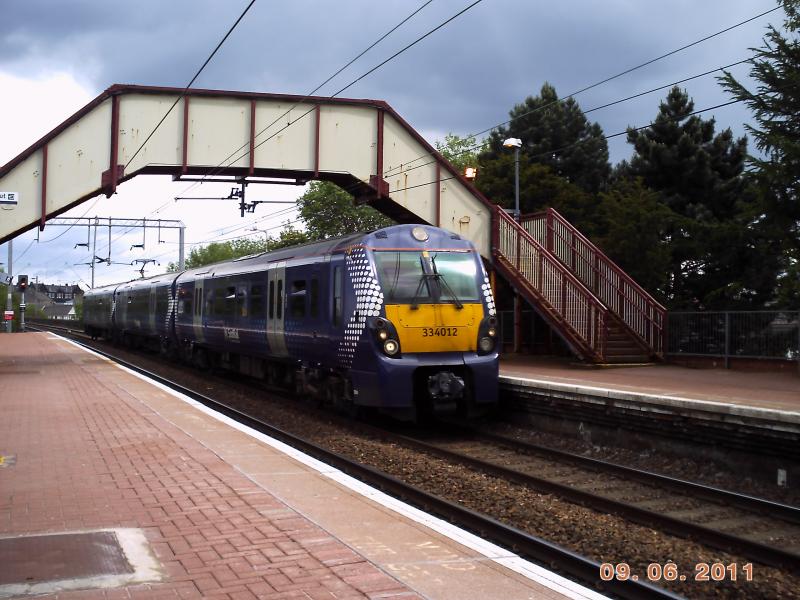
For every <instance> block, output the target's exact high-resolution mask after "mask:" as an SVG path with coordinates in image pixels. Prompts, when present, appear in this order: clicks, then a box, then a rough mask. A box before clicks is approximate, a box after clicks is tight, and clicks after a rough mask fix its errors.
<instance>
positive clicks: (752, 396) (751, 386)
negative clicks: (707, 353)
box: [500, 355, 800, 425]
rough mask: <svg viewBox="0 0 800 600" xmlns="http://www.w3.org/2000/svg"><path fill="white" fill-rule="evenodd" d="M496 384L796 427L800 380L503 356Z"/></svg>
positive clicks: (786, 375)
mask: <svg viewBox="0 0 800 600" xmlns="http://www.w3.org/2000/svg"><path fill="white" fill-rule="evenodd" d="M500 381H501V384H503V385H506V386H521V387H528V388H538V389H541V390H549V391H552V392H554V393H566V394H574V395H576V396H585V397H587V398H601V399H603V401H604V402H608V401H614V400H617V401H620V402H629V403H631V404H633V403H640V404H641V405H643V406H651V407H657V408H659V409H665V410H675V411H684V410H686V411H691V410H697V411H705V412H709V413H716V414H718V415H730V416H739V417H743V418H752V419H765V420H770V421H776V422H784V423H795V424H798V425H800V376H798V375H796V374H794V373H754V372H742V371H729V370H722V369H691V368H687V367H679V366H673V365H653V366H635V367H618V368H587V367H585V366H582V365H576V364H572V363H570V362H568V361H566V360H559V359H550V358H541V357H534V356H523V355H517V356H505V357H503V358H502V360H501V362H500Z"/></svg>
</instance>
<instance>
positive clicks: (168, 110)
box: [117, 0, 256, 239]
mask: <svg viewBox="0 0 800 600" xmlns="http://www.w3.org/2000/svg"><path fill="white" fill-rule="evenodd" d="M255 3H256V0H250V2H249V3H248V5H247V6H246V7H245V9H244V10H243V11H242V13H241V14H240V15H239V18H237V19H236V21H235V22H234V23H233V25H231V26H230V28H229V29H228V31H227V33H226V34H225V35H224V36H223V37H222V39H221V40H220V41H219V43H218V44H217V45H216V47H215V48H214V50H213V51H212V52H211V54H209V55H208V57H207V58H206V60H205V61H204V62H203V64H202V65H201V66H200V68H199V69H198V70H197V72H196V73H195V74H194V77H192V79H191V80H190V81H189V83H187V84H186V87H184V88H183V91H182V92H181V93H180V94H179V95H178V97H177V98H176V99H175V102H173V103H172V105H171V106H170V107H169V109H167V112H165V113H164V116H163V117H161V120H160V121H159V122H158V123H157V124H156V126H155V127H154V128H153V130H152V131H151V132H150V133H149V134H148V136H147V137H146V138H145V140H144V141H143V142H142V143H141V144H140V145H139V147H138V148H137V149H136V152H134V153H133V155H132V156H131V157H130V158H129V159H128V162H126V163H125V167H124V168H125V169H127V168H128V166H129V165H130V164H131V163H132V162H133V159H135V158H136V157H137V156H138V155H139V152H141V151H142V148H144V147H145V145H147V142H149V141H150V139H151V138H152V137H153V135H155V133H156V131H158V128H159V127H161V125H163V123H164V121H166V119H167V117H168V116H169V115H170V113H172V111H173V110H174V109H175V107H176V106H177V105H178V102H180V101H181V99H182V98H184V97H185V96H186V93H187V92H188V91H189V88H191V87H192V84H193V83H194V82H195V81H196V80H197V78H198V77H199V76H200V74H201V73H202V72H203V70H204V69H205V68H206V66H208V63H210V62H211V59H212V58H214V56H215V55H216V53H217V52H218V51H219V49H220V48H222V45H223V44H224V43H225V41H226V40H227V39H228V37H230V35H231V34H232V33H233V30H234V29H236V27H237V26H238V25H239V23H241V21H242V19H244V16H245V15H246V14H247V13H248V11H249V10H250V9H251V8H252V6H253V5H254V4H255ZM167 204H169V202H166V203H164V204H162V205H161V206H159V207H158V208H157V209H155V210H153V211H150V212H149V213H148V215H147V216H149V215H151V214H153V213H157V212H159V211H160V210H161V209H162V208H164V207H165V206H166V205H167ZM133 229H135V228H131V229H128V230H127V232H130V231H133ZM127 232H124V233H123V235H125V233H127ZM117 239H119V238H117Z"/></svg>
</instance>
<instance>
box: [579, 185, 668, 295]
mask: <svg viewBox="0 0 800 600" xmlns="http://www.w3.org/2000/svg"><path fill="white" fill-rule="evenodd" d="M674 218H675V215H674V213H673V212H672V211H671V210H669V208H667V207H666V206H665V205H664V204H663V203H662V202H661V199H660V196H659V194H658V193H657V192H654V191H653V190H650V189H648V188H647V187H646V186H645V185H644V184H643V183H642V181H641V180H640V179H635V180H631V179H624V180H620V181H618V182H616V183H614V184H613V185H612V186H611V187H610V188H609V190H608V191H607V192H603V193H601V194H600V196H599V205H598V211H597V221H596V229H597V230H598V232H597V234H596V235H595V236H593V239H592V241H594V242H595V243H596V244H597V245H598V246H599V247H600V248H602V249H603V252H605V253H606V254H607V255H608V256H609V257H610V258H611V259H612V260H613V261H614V262H615V263H617V264H618V265H619V266H620V267H621V268H622V270H623V271H625V272H626V273H628V275H630V276H631V277H632V278H633V280H634V281H635V282H636V283H638V284H639V285H641V286H642V287H643V288H644V289H646V290H647V291H648V292H650V293H652V294H653V295H655V296H656V297H658V298H659V299H662V300H663V299H665V298H666V296H667V293H668V288H669V271H670V248H669V245H668V244H667V241H666V240H667V233H668V231H670V229H672V220H673V219H674Z"/></svg>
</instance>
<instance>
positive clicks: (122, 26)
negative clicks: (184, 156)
mask: <svg viewBox="0 0 800 600" xmlns="http://www.w3.org/2000/svg"><path fill="white" fill-rule="evenodd" d="M247 4H248V1H247V0H225V1H221V0H216V1H214V0H171V1H170V2H164V1H163V0H138V1H137V2H122V1H116V2H114V1H109V0H69V1H66V0H0V23H2V26H0V90H2V93H0V165H3V164H5V163H6V162H7V161H9V160H10V159H12V158H13V157H14V156H16V155H17V154H19V153H20V152H22V151H23V150H24V149H25V148H27V147H28V146H29V145H30V144H32V143H33V142H35V141H36V140H37V139H39V138H40V137H41V136H42V135H44V134H45V133H47V132H48V131H50V130H51V129H52V128H54V127H55V126H56V125H57V124H59V123H60V122H61V121H63V120H64V119H66V118H67V117H68V116H69V115H71V114H72V113H74V112H75V111H77V110H78V109H80V108H81V107H82V106H83V105H85V104H86V103H87V102H89V101H90V100H91V99H92V98H94V97H95V96H97V95H98V94H99V93H100V92H102V90H104V89H105V88H107V87H109V86H110V85H112V84H115V83H126V84H141V85H158V86H174V87H184V86H185V85H186V84H187V83H188V82H189V80H190V79H191V77H192V76H193V75H194V73H195V72H196V71H197V69H198V68H199V66H200V65H201V64H202V63H203V61H204V60H205V59H206V57H207V56H208V55H209V54H210V52H211V50H213V48H214V47H215V46H216V44H217V43H218V42H219V40H220V39H221V38H222V36H223V35H224V34H225V32H226V31H227V30H228V28H229V27H230V26H231V25H232V24H233V22H234V21H235V20H236V18H237V17H238V16H239V14H240V13H241V12H242V10H244V8H245V6H246V5H247ZM423 4H425V0H414V1H410V0H406V1H401V0H384V1H382V2H375V1H374V0H337V1H332V0H327V1H326V0H316V1H311V0H270V1H267V0H256V2H255V4H254V5H253V7H252V9H251V10H250V11H249V12H248V13H247V15H246V16H245V17H244V19H243V20H242V22H241V23H240V25H239V26H238V27H237V28H236V30H235V31H234V32H233V34H232V35H231V37H230V38H229V39H228V40H227V41H226V43H225V44H224V45H223V46H222V48H221V50H220V51H219V53H218V54H217V55H216V56H215V57H214V59H213V60H212V62H211V63H210V64H209V65H208V66H207V67H206V69H205V70H204V71H203V73H202V74H201V75H200V77H199V79H198V80H197V81H196V83H195V86H196V87H203V88H212V89H230V90H242V91H256V92H272V93H289V94H301V95H303V94H306V93H308V92H310V91H311V90H313V89H314V88H315V87H317V85H318V84H320V83H321V82H323V81H324V80H325V79H327V78H328V77H329V76H330V75H331V74H333V73H334V72H335V71H336V70H338V69H339V68H340V67H341V66H342V65H344V64H346V63H347V62H348V61H349V60H350V59H351V58H353V57H354V56H356V55H358V54H359V53H360V52H361V51H363V50H364V49H365V48H366V47H367V46H369V45H370V44H371V43H372V42H374V41H375V40H377V39H378V38H379V37H381V36H382V35H383V34H385V33H386V32H387V31H389V30H391V29H392V28H393V27H394V26H395V25H396V24H397V23H399V22H400V21H401V20H402V19H404V18H405V17H406V16H407V15H409V14H410V13H411V12H413V11H414V10H415V9H417V8H418V7H420V6H422V5H423ZM469 4H471V1H468V0H433V1H431V2H430V3H428V4H427V5H425V7H424V8H423V9H422V10H420V12H419V13H418V14H417V15H416V16H415V17H414V18H413V19H411V20H409V21H408V22H407V23H405V24H404V25H403V26H402V27H400V28H399V29H397V30H396V31H394V32H393V33H392V34H391V35H390V36H388V37H387V38H385V39H384V40H383V41H381V42H380V43H379V44H378V45H377V46H376V47H375V48H373V49H372V50H371V51H370V52H369V53H367V54H366V55H365V56H364V57H362V58H361V59H360V60H359V61H357V62H356V63H355V64H354V65H353V66H351V67H350V68H349V69H347V70H346V71H345V72H343V73H342V74H341V75H339V76H338V77H337V78H336V79H335V80H333V81H332V82H331V83H330V84H328V85H326V86H325V87H324V88H322V89H321V90H320V91H319V92H318V94H319V95H330V94H333V93H334V92H336V91H337V90H339V89H340V88H342V87H344V86H345V85H346V84H348V83H350V82H351V81H352V80H354V79H356V78H357V77H358V76H360V75H362V74H363V73H365V72H366V71H368V70H369V69H371V68H372V67H374V66H375V65H377V64H379V63H380V62H382V61H383V60H384V59H386V58H388V57H389V56H391V55H392V54H394V53H395V52H397V51H398V50H400V49H401V48H403V47H404V46H406V45H407V44H409V43H411V42H412V41H414V40H415V39H417V38H418V37H420V36H421V35H423V34H424V33H426V32H428V31H429V30H431V29H433V28H434V27H435V26H437V25H439V24H440V23H442V22H443V21H445V20H446V19H448V18H450V17H451V16H453V15H454V14H456V13H457V12H459V11H460V10H462V9H463V8H465V7H466V6H468V5H469ZM775 6H776V3H775V0H703V1H702V2H698V1H697V0H673V1H671V2H663V0H662V1H656V0H606V2H602V3H601V2H596V1H595V0H561V1H560V2H531V1H529V0H483V1H482V2H480V3H478V4H477V5H475V6H474V7H472V8H471V9H470V10H468V11H467V12H465V13H464V14H462V15H461V16H459V17H458V18H456V19H455V20H453V21H452V22H450V23H449V24H447V25H445V26H444V27H442V28H441V29H439V30H438V31H436V32H435V33H433V34H432V35H430V36H429V37H427V38H426V39H424V40H422V41H421V42H420V43H418V44H416V45H415V46H414V47H412V48H411V49H410V50H408V51H407V52H404V53H403V54H401V55H400V56H398V57H397V58H396V59H394V60H392V61H390V62H389V63H387V64H386V65H385V66H383V67H381V68H380V69H378V70H377V71H376V72H374V73H372V74H371V75H369V76H367V77H365V78H364V79H362V80H361V81H359V82H358V83H356V84H355V85H354V86H353V87H351V88H349V89H348V90H347V91H346V92H345V93H344V94H343V96H346V97H352V98H373V99H381V100H385V101H386V102H388V103H389V104H390V105H391V106H392V107H393V108H394V109H395V110H396V111H397V112H398V113H399V114H400V115H401V116H402V117H403V118H404V119H405V120H406V121H408V122H409V123H410V124H411V125H412V126H413V127H414V128H416V129H417V130H418V131H420V133H421V134H422V135H423V136H424V137H425V138H426V139H427V140H428V141H429V142H431V143H434V142H435V141H437V140H442V139H443V138H444V136H445V134H447V133H455V134H458V135H462V136H465V135H469V134H472V133H476V132H480V131H482V130H485V129H487V128H490V127H492V126H494V125H496V124H498V123H502V122H503V121H505V120H506V119H507V118H508V112H509V110H510V109H511V108H513V106H514V105H515V104H518V103H521V102H523V101H524V99H525V98H526V97H527V96H529V95H536V94H538V92H539V90H540V88H541V86H542V84H543V83H544V82H549V83H551V84H552V85H554V86H555V88H556V91H557V92H558V94H559V96H561V97H565V96H567V95H569V94H572V93H574V92H575V91H577V90H580V89H582V88H584V87H586V86H589V85H591V84H594V83H596V82H598V81H601V80H603V79H605V78H607V77H610V76H612V75H615V74H617V73H619V72H622V71H625V70H626V69H629V68H631V67H633V66H636V65H638V64H640V63H643V62H645V61H648V60H650V59H653V58H655V57H658V56H660V55H662V54H665V53H668V52H671V51H673V50H676V49H677V48H680V47H682V46H685V45H687V44H690V43H692V42H695V41H697V40H700V39H701V38H704V37H706V36H708V35H710V34H713V33H716V32H718V31H720V30H722V29H725V28H727V27H730V26H732V25H735V24H737V23H739V22H741V21H744V20H746V19H749V18H751V17H754V16H755V15H757V14H759V13H762V12H765V11H767V10H770V9H772V8H774V7H775ZM782 17H783V13H782V12H781V11H775V12H772V13H770V14H769V15H766V16H763V17H760V18H758V19H756V20H754V21H752V22H750V23H748V24H746V25H743V26H741V27H738V28H736V29H733V30H731V31H728V32H727V33H724V34H722V35H719V36H717V37H714V38H713V39H710V40H707V41H705V42H702V43H700V44H697V45H695V46H693V47H691V48H689V49H687V50H684V51H681V52H678V53H676V54H674V55H672V56H670V57H668V58H666V59H663V60H659V61H657V62H655V63H653V64H651V65H649V66H647V67H645V68H642V69H638V70H636V71H633V72H632V73H629V74H627V75H625V76H622V77H619V78H617V79H614V80H613V81H610V82H608V83H605V84H603V85H600V86H597V87H595V88H593V89H591V90H588V91H586V92H583V93H581V94H578V95H577V96H575V99H576V100H577V101H578V103H579V104H580V106H581V108H582V109H583V110H584V111H589V110H590V109H592V108H594V107H597V106H600V105H603V104H606V103H608V102H613V101H615V100H618V99H621V98H624V97H627V96H630V95H632V94H635V93H638V92H641V91H645V90H649V89H651V88H654V87H657V86H662V85H667V84H670V83H673V82H675V81H679V80H681V79H684V78H686V77H690V76H693V75H696V74H699V73H703V72H705V71H709V70H711V69H715V68H719V67H722V66H724V65H728V64H731V63H734V62H737V61H739V60H742V59H745V58H748V57H749V56H750V55H751V53H750V51H749V50H748V49H749V48H753V47H758V46H760V45H761V43H762V38H763V35H764V33H765V28H766V26H767V24H768V23H773V24H775V25H776V26H780V24H781V22H782ZM732 72H733V73H734V74H735V75H736V76H737V77H740V78H741V79H743V80H746V76H747V66H746V65H741V66H738V67H735V68H733V69H732ZM682 87H684V88H685V89H687V91H688V92H689V94H690V95H691V96H692V98H693V99H694V102H695V107H696V108H697V109H701V108H706V107H712V106H715V105H718V104H721V103H724V102H726V101H728V100H730V97H729V96H727V95H726V94H725V92H724V90H722V89H721V88H720V87H719V85H718V83H717V82H716V81H715V79H714V77H713V76H706V77H703V78H701V79H697V80H694V81H690V82H688V83H686V84H683V86H682ZM666 93H667V92H666V90H664V91H661V92H656V93H653V94H649V95H646V96H643V97H642V98H639V99H637V100H634V101H630V102H625V103H622V104H619V105H616V106H614V107H611V108H608V109H602V110H597V111H592V112H589V113H588V115H587V117H588V118H589V119H590V120H592V121H596V122H598V123H599V124H600V125H601V127H602V128H603V131H604V132H605V134H606V135H610V134H614V133H617V132H621V131H624V130H625V128H626V127H628V126H635V127H638V126H642V125H646V124H647V123H649V122H650V121H651V120H652V119H653V118H654V117H655V115H656V113H657V111H658V104H659V102H660V101H661V100H662V99H663V98H664V97H665V96H666ZM705 116H706V117H710V116H713V117H714V118H715V119H716V123H717V127H718V130H721V129H724V128H728V127H730V128H731V129H732V130H733V131H734V133H736V134H737V135H742V134H743V133H744V124H745V123H749V122H751V120H752V119H751V115H750V114H749V113H748V112H747V110H746V109H745V108H744V107H743V106H741V105H734V106H730V107H725V108H720V109H718V110H715V111H712V112H709V113H706V115H705ZM154 125H155V123H154ZM609 150H610V153H611V160H612V163H616V162H619V161H620V160H623V159H625V158H628V157H629V156H630V153H631V150H630V147H629V146H628V144H627V143H626V142H625V139H624V136H621V137H618V138H614V139H613V140H610V141H609ZM186 190H187V184H186V183H174V182H172V181H171V179H170V178H169V177H161V176H140V177H136V178H134V179H132V180H130V181H128V182H126V183H124V184H123V185H121V186H120V188H119V190H118V193H117V194H116V195H114V196H113V197H112V198H111V199H106V198H105V197H104V196H100V197H99V198H98V199H92V200H90V201H88V202H86V203H84V204H82V205H80V206H78V207H76V208H74V209H72V210H71V211H70V212H69V213H66V214H65V215H63V216H73V217H81V216H86V217H94V216H99V217H109V216H112V217H120V218H142V217H146V218H147V219H148V220H149V219H159V218H160V219H176V220H182V221H183V222H184V223H185V225H186V227H187V229H186V241H187V243H188V244H189V245H188V246H187V249H186V253H187V255H188V253H189V251H190V249H191V248H192V247H195V246H197V245H199V244H203V243H209V242H210V241H213V240H215V239H230V238H234V237H237V236H252V237H264V236H265V235H277V233H278V231H279V230H280V228H281V227H282V224H283V223H285V222H287V221H288V222H295V221H296V219H297V216H296V211H295V210H294V208H293V206H294V205H293V204H276V205H269V204H264V205H260V206H259V207H258V208H257V210H256V212H255V214H253V215H248V216H247V217H246V218H244V219H242V218H240V216H239V212H238V210H237V209H236V205H235V203H233V202H227V203H225V202H199V201H197V202H191V201H179V202H175V201H173V200H172V199H173V198H174V197H175V196H180V195H182V193H183V192H185V191H186ZM229 191H230V186H229V185H226V184H204V185H203V186H202V187H201V188H195V189H193V190H191V191H190V192H189V194H188V195H202V196H225V195H227V194H228V192H229ZM302 191H303V189H302V188H295V187H290V186H250V187H249V188H248V198H249V199H251V200H253V199H259V200H272V201H283V202H292V201H293V200H294V199H295V198H296V197H297V196H298V195H299V194H300V193H302ZM159 207H162V208H161V209H160V210H159V211H158V212H155V211H156V209H157V208H159ZM0 218H2V216H1V214H0ZM295 226H302V224H301V223H299V222H296V223H295ZM253 229H255V230H253ZM265 231H266V233H265ZM86 238H87V229H86V228H85V227H83V228H78V227H75V228H73V229H70V230H67V229H66V228H64V227H56V226H50V227H47V228H46V229H45V231H44V232H42V233H41V234H39V236H38V241H37V234H36V232H35V231H30V232H27V233H24V234H21V235H20V236H18V238H17V239H16V240H14V243H13V250H14V259H13V267H14V268H13V271H14V273H15V274H20V273H25V274H28V275H29V276H30V277H31V278H34V279H35V278H37V277H38V280H39V281H41V282H46V283H78V284H79V285H81V286H82V287H84V288H86V287H88V286H89V283H90V281H91V276H90V269H89V267H88V265H87V264H85V263H88V262H89V260H90V258H91V255H90V254H89V253H88V252H87V250H86V249H85V248H83V247H75V244H78V243H85V242H86ZM161 238H162V239H161V243H159V241H158V239H157V233H156V232H154V231H152V230H150V231H148V233H147V237H146V238H145V240H144V241H145V248H144V249H143V250H142V249H136V248H134V249H131V248H130V247H131V246H132V245H134V244H141V243H142V233H141V231H130V232H127V233H126V232H125V230H113V231H112V235H111V238H110V242H111V256H112V262H114V263H123V264H112V265H110V266H108V265H104V264H100V265H97V266H96V270H95V282H96V285H104V284H109V283H115V282H119V281H126V280H129V279H132V278H135V277H137V276H138V269H139V266H135V267H134V266H131V265H130V263H131V262H132V261H134V260H135V259H151V258H152V259H155V260H156V261H158V262H157V264H149V265H148V267H147V270H146V273H147V274H148V275H151V274H156V273H158V272H159V271H163V270H164V269H165V268H166V266H167V264H168V263H169V262H170V261H177V254H178V253H177V234H176V233H167V232H164V233H163V234H162V236H161ZM108 244H109V236H108V232H107V229H105V230H103V229H101V230H98V242H97V250H98V251H97V253H98V255H100V256H104V257H105V256H107V254H108ZM7 245H8V244H3V245H0V263H6V262H7ZM0 267H3V268H5V270H6V271H8V265H7V264H0Z"/></svg>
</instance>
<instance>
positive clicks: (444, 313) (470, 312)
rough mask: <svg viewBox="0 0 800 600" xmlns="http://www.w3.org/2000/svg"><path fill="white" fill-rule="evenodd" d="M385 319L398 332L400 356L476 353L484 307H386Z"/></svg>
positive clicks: (420, 305) (452, 305) (469, 305)
mask: <svg viewBox="0 0 800 600" xmlns="http://www.w3.org/2000/svg"><path fill="white" fill-rule="evenodd" d="M386 318H387V319H389V320H390V321H391V322H392V323H394V326H395V327H396V328H397V335H398V336H399V337H400V350H401V352H474V351H475V346H476V344H477V341H478V326H479V325H480V323H481V319H482V318H483V305H482V304H464V308H461V309H459V308H456V305H455V304H419V305H418V306H417V308H416V309H412V308H411V305H409V304H387V305H386Z"/></svg>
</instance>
